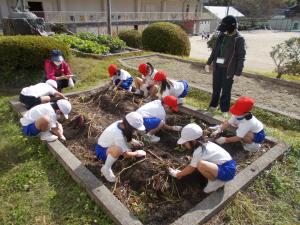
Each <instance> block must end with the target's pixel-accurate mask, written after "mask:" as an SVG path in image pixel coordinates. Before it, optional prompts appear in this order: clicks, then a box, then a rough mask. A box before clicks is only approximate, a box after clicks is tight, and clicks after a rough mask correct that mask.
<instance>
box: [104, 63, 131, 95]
mask: <svg viewBox="0 0 300 225" xmlns="http://www.w3.org/2000/svg"><path fill="white" fill-rule="evenodd" d="M108 73H109V77H110V78H111V84H112V85H113V86H111V88H112V89H114V90H118V89H119V88H121V89H124V90H126V91H131V89H132V82H133V79H132V76H131V75H130V74H129V73H128V72H127V71H126V70H123V69H119V68H118V67H117V66H116V65H114V64H111V65H110V66H109V67H108Z"/></svg>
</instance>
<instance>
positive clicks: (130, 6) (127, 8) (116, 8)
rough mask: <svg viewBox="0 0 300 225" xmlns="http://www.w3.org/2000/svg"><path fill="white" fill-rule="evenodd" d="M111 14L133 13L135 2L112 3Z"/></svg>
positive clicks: (129, 0)
mask: <svg viewBox="0 0 300 225" xmlns="http://www.w3.org/2000/svg"><path fill="white" fill-rule="evenodd" d="M111 11H112V12H134V11H135V0H122V1H112V4H111Z"/></svg>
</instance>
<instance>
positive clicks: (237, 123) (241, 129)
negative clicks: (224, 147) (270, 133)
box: [212, 96, 265, 152]
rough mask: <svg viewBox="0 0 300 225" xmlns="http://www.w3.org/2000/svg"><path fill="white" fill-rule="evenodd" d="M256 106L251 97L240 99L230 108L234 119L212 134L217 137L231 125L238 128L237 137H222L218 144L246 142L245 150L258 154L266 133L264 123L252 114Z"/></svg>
mask: <svg viewBox="0 0 300 225" xmlns="http://www.w3.org/2000/svg"><path fill="white" fill-rule="evenodd" d="M253 105H254V99H252V98H249V97H245V96H244V97H240V98H239V99H238V100H237V101H236V103H235V104H234V105H233V106H232V107H231V108H230V113H231V114H232V117H231V118H230V119H229V120H228V121H225V122H224V123H223V124H222V125H221V126H219V127H217V130H216V131H214V132H213V133H212V137H216V136H217V135H218V134H219V133H221V132H222V131H223V130H225V129H226V128H227V127H228V126H229V125H231V126H233V127H237V130H236V136H234V137H228V138H226V137H220V138H218V139H216V142H217V143H218V144H225V143H231V142H237V141H243V142H244V145H243V147H244V149H245V150H246V151H249V152H256V151H257V150H259V149H260V147H261V143H262V142H263V141H264V139H265V131H264V126H263V124H262V122H260V121H259V120H258V119H257V118H256V117H255V116H253V115H252V113H251V112H250V111H251V110H252V108H253Z"/></svg>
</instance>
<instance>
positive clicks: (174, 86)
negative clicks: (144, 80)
mask: <svg viewBox="0 0 300 225" xmlns="http://www.w3.org/2000/svg"><path fill="white" fill-rule="evenodd" d="M153 80H154V81H155V84H157V85H159V86H160V94H161V96H162V98H163V97H165V96H168V95H172V96H174V97H176V98H177V99H178V103H179V104H183V100H184V98H185V96H186V95H187V94H188V91H189V85H188V83H187V81H185V80H178V81H176V80H169V79H168V78H167V75H166V73H165V72H163V71H158V72H157V73H156V74H155V76H154V77H153Z"/></svg>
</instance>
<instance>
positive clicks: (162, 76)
mask: <svg viewBox="0 0 300 225" xmlns="http://www.w3.org/2000/svg"><path fill="white" fill-rule="evenodd" d="M165 79H167V75H166V73H165V72H164V71H158V72H157V73H156V74H155V75H154V77H153V80H155V81H162V80H165Z"/></svg>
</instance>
